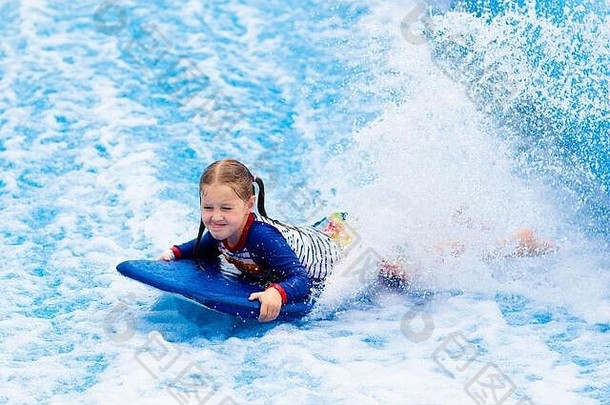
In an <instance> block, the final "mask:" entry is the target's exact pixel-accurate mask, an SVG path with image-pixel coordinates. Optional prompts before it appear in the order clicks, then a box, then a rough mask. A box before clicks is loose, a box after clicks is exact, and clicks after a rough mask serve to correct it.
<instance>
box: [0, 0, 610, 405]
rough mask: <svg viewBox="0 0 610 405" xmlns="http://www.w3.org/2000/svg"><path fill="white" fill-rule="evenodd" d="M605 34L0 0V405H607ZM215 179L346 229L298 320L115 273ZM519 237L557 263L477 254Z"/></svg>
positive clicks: (473, 6) (193, 221)
mask: <svg viewBox="0 0 610 405" xmlns="http://www.w3.org/2000/svg"><path fill="white" fill-rule="evenodd" d="M607 11H608V8H607V4H605V3H604V2H601V1H599V2H592V1H577V0H573V1H565V2H546V1H545V2H538V3H537V4H530V3H528V2H526V1H519V2H506V1H497V2H486V1H453V2H449V1H434V2H430V3H424V2H419V3H418V2H415V1H407V2H404V1H403V2H399V1H343V2H334V1H331V2H316V1H299V2H295V1H282V2H281V1H265V2H262V1H258V2H257V1H248V0H242V1H230V2H226V1H206V2H200V1H175V2H166V1H162V0H155V1H150V2H136V1H131V0H116V1H113V0H107V1H86V0H85V1H81V2H72V3H65V2H58V1H55V0H36V1H27V2H26V1H16V0H8V1H5V2H3V4H2V5H1V6H0V17H1V20H2V22H3V23H2V25H1V26H0V35H1V36H2V38H3V40H2V42H1V43H0V86H1V88H2V91H1V92H0V129H1V132H0V133H1V135H0V165H1V168H2V171H1V175H0V203H1V205H2V209H1V210H0V221H1V223H2V224H3V225H2V228H1V231H2V233H1V236H0V237H1V238H2V244H3V245H2V246H3V247H4V254H3V259H2V271H0V275H1V276H0V277H1V279H2V286H3V289H4V291H5V296H6V299H5V300H4V302H3V305H2V306H1V309H0V315H1V316H0V325H1V327H0V342H1V343H0V344H1V348H2V368H1V369H0V370H1V371H0V403H7V404H31V403H37V404H43V403H53V404H59V403H66V404H68V403H69V404H74V403H88V404H89V403H95V404H107V403H108V404H109V403H119V402H120V403H123V402H125V403H135V404H153V403H154V404H157V403H170V404H171V403H180V404H185V403H206V404H221V403H224V404H231V403H238V404H241V403H272V404H276V403H277V404H281V403H286V401H287V400H288V401H290V402H292V403H295V404H296V403H299V404H301V403H302V404H310V403H321V404H323V403H328V404H336V403H367V404H368V403H380V404H381V403H383V404H386V403H422V404H423V403H426V404H428V403H443V404H445V403H447V404H449V403H464V404H479V403H488V404H491V403H493V404H500V403H505V404H516V403H519V401H523V402H521V403H529V402H526V401H530V402H531V403H537V404H546V403H554V404H555V403H556V404H606V403H610V402H609V400H608V398H610V363H608V359H609V358H610V344H609V342H610V340H609V339H608V336H609V335H608V333H609V332H610V311H609V309H608V308H610V306H609V304H610V299H609V296H608V291H609V288H608V287H609V286H610V277H609V275H608V265H607V263H608V258H609V257H608V256H609V255H608V245H609V243H610V230H609V228H608V223H609V221H608V217H609V214H610V199H609V198H608V187H610V170H609V161H610V157H609V154H608V150H609V149H608V146H609V145H608V143H609V138H608V128H609V124H608V116H609V114H608V113H609V111H610V108H609V105H608V101H607V100H608V77H609V72H608V68H607V66H609V65H608V55H610V52H608V51H609V49H608V44H610V41H609V39H610V31H609V30H608V27H607V24H606V21H607V16H608V12H607ZM223 157H235V158H238V159H240V160H242V161H244V162H245V163H246V164H248V165H249V166H250V167H251V168H252V170H253V172H255V173H256V174H257V175H258V176H260V177H262V178H263V179H264V180H265V181H266V185H267V201H268V203H267V211H268V212H269V213H270V214H271V215H272V216H274V217H277V218H280V219H284V220H287V221H291V222H295V223H302V222H312V221H314V220H317V219H318V218H319V217H320V216H321V215H325V214H327V213H328V212H329V211H332V210H336V209H342V210H347V211H349V212H350V218H351V219H350V220H351V221H352V224H353V226H354V232H356V236H357V240H358V242H359V245H357V246H356V247H355V248H354V249H352V250H351V251H350V252H349V253H348V255H347V257H346V259H345V261H344V263H343V264H342V265H341V266H340V267H339V268H337V270H336V273H335V274H334V275H333V277H332V278H331V279H330V280H329V283H328V288H327V290H326V291H325V292H324V294H323V296H322V297H321V299H320V302H319V306H318V307H317V308H316V310H315V311H314V313H312V315H311V316H310V317H308V318H306V319H303V320H302V321H299V322H294V323H286V324H266V325H261V324H258V323H257V322H256V321H240V320H238V319H234V318H232V317H229V316H225V315H221V314H217V313H214V312H211V311H208V310H205V309H203V308H200V307H198V306H196V305H195V304H192V303H189V302H187V301H183V300H181V299H179V298H177V297H174V296H171V295H167V294H163V293H161V292H159V291H156V290H153V289H151V288H148V287H146V286H143V285H140V284H138V283H136V282H134V281H131V280H127V279H125V278H122V277H121V276H120V275H118V274H117V272H116V271H115V269H114V267H115V265H116V264H117V263H118V262H120V261H122V260H125V259H131V258H153V257H156V255H158V254H159V252H161V251H162V250H164V249H165V248H166V247H167V246H170V245H171V244H173V243H177V242H182V241H185V240H187V239H189V238H191V237H193V235H194V233H195V232H196V229H197V221H198V207H197V205H198V199H197V179H198V177H199V175H200V173H201V171H202V170H203V168H204V167H205V166H206V165H207V164H208V163H209V162H211V161H212V160H214V159H218V158H223ZM523 226H527V227H530V228H532V229H533V230H534V232H535V233H536V234H537V235H540V237H542V238H544V239H548V240H551V241H553V242H554V243H555V244H557V245H558V246H559V250H558V251H557V252H556V253H554V254H551V255H548V256H542V257H534V258H514V257H510V256H508V257H504V256H497V257H495V256H490V255H489V254H488V253H489V251H494V249H495V248H496V242H497V241H498V240H501V239H502V238H503V237H505V236H506V235H507V234H509V233H510V232H512V231H513V230H515V229H517V228H520V227H523ZM454 240H461V241H463V242H464V244H465V246H466V250H465V254H463V255H462V256H459V257H454V256H451V255H450V254H449V255H443V254H440V255H439V253H438V252H437V251H434V249H433V250H431V249H430V246H435V245H438V244H439V243H440V244H443V243H444V242H446V241H454ZM379 256H384V257H386V256H387V257H391V258H393V259H396V258H398V260H403V261H406V262H408V263H410V264H411V265H413V266H414V268H416V269H417V270H416V271H415V272H414V274H413V281H412V288H411V290H410V291H409V292H407V293H405V292H397V291H393V290H387V289H383V288H380V287H379V286H377V284H376V282H375V275H374V270H375V269H374V268H372V267H371V266H370V265H369V263H371V261H370V260H369V259H371V258H373V259H375V258H377V257H379ZM490 383H495V385H493V384H492V386H491V387H492V388H493V389H492V388H490V385H489V384H490ZM485 384H487V385H485Z"/></svg>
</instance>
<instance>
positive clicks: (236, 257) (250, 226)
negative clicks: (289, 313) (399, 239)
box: [173, 214, 341, 302]
mask: <svg viewBox="0 0 610 405" xmlns="http://www.w3.org/2000/svg"><path fill="white" fill-rule="evenodd" d="M196 242H197V241H196V240H192V241H190V242H187V243H184V244H182V245H179V246H174V248H173V250H174V253H175V255H176V258H178V259H193V258H194V257H195V255H194V253H195V252H194V250H195V245H196ZM220 255H222V256H223V257H224V258H225V259H226V260H227V261H228V262H229V263H231V264H233V265H234V266H235V269H234V271H229V273H230V274H232V275H234V276H237V277H241V278H243V279H246V280H249V281H259V282H263V283H271V284H273V285H274V286H275V287H276V288H277V289H278V291H280V294H281V295H282V299H283V301H284V302H294V301H303V300H306V299H307V298H308V297H309V294H310V292H311V289H312V287H313V286H314V285H315V284H319V283H321V281H323V280H324V278H325V277H326V276H328V275H329V274H330V272H331V271H332V267H333V265H334V264H335V263H336V262H337V261H338V260H339V259H340V258H341V249H340V248H339V246H337V244H336V243H335V242H334V241H333V240H332V239H331V238H330V237H329V236H327V235H326V234H325V233H323V232H321V231H319V230H317V229H316V228H313V227H309V226H303V227H296V226H291V225H286V224H283V223H281V222H279V221H276V220H273V219H270V218H266V217H262V216H258V215H256V216H255V214H250V216H249V217H248V220H247V222H246V225H245V226H244V230H243V232H242V235H241V237H240V240H239V242H238V243H237V245H236V246H229V245H228V244H227V243H226V241H219V240H216V239H214V238H213V237H212V235H211V234H210V233H209V232H207V231H206V232H205V233H204V234H203V237H202V239H201V242H200V244H199V254H198V255H197V256H198V257H200V258H202V259H213V258H215V257H218V256H220ZM278 286H279V288H278ZM282 290H283V291H282Z"/></svg>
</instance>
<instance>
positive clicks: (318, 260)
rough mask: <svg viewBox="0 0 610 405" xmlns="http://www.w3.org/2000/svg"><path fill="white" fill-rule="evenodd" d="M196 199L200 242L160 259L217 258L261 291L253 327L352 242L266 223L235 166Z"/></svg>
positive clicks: (400, 268)
mask: <svg viewBox="0 0 610 405" xmlns="http://www.w3.org/2000/svg"><path fill="white" fill-rule="evenodd" d="M199 194H200V201H201V222H200V226H199V233H198V235H197V238H195V239H193V240H191V241H189V242H186V243H184V244H182V245H177V246H176V245H174V246H172V247H171V249H169V250H168V251H166V252H165V253H163V254H162V255H161V257H160V259H162V260H180V259H191V260H197V261H199V260H206V259H207V260H209V259H214V258H217V257H218V256H220V255H222V256H223V257H224V258H225V259H226V260H227V261H228V262H229V263H231V264H233V266H234V269H233V270H232V271H228V270H225V271H228V272H229V273H230V274H231V275H232V276H236V277H241V278H243V279H245V280H249V281H256V282H259V283H261V285H264V286H265V287H264V289H263V290H262V291H260V292H256V293H253V294H251V295H250V297H249V299H250V300H258V301H260V304H261V309H260V314H259V318H258V319H259V320H260V321H262V322H267V321H272V320H274V319H276V318H277V316H278V315H279V313H280V310H281V308H282V305H284V304H286V303H287V302H295V301H305V300H308V299H309V297H310V295H311V294H312V292H313V291H315V290H318V289H319V288H320V287H321V286H322V284H323V282H324V279H325V278H326V276H328V275H329V274H330V272H331V271H332V268H333V265H334V264H335V263H336V262H338V260H339V259H340V258H341V251H342V247H344V246H345V245H347V244H349V242H350V241H349V240H347V239H349V235H346V234H345V233H344V232H342V229H341V228H342V224H343V222H342V220H343V219H344V218H343V217H340V215H341V214H334V215H333V216H330V217H329V218H327V219H326V220H325V221H324V225H325V227H324V228H323V229H322V230H318V229H317V228H314V227H309V226H301V227H295V226H291V225H287V224H284V223H282V222H279V221H276V220H273V219H271V218H269V217H267V214H266V211H265V206H264V200H265V192H264V184H263V181H262V180H261V179H260V178H256V177H254V176H253V175H252V173H250V171H249V170H248V168H247V167H246V166H245V165H244V164H242V163H240V162H238V161H236V160H233V159H225V160H219V161H216V162H214V163H212V164H211V165H210V166H208V167H207V168H206V170H205V171H204V172H203V174H202V175H201V179H200V181H199ZM255 203H256V206H255ZM337 215H339V217H337ZM346 238H347V239H346ZM507 244H509V245H511V248H510V249H511V251H512V253H511V254H516V255H519V256H528V255H536V254H544V253H547V252H549V251H551V250H553V249H554V246H553V245H552V244H549V243H546V242H540V241H538V239H536V238H534V236H533V234H532V232H531V231H530V230H527V229H524V230H521V231H518V232H516V233H515V234H513V235H511V236H510V237H509V238H507V240H505V241H502V242H501V245H507ZM433 249H434V252H435V254H438V255H441V256H442V255H443V254H444V250H446V249H449V251H450V253H451V254H452V255H454V256H456V255H460V254H462V253H463V249H464V246H463V245H462V244H461V243H453V244H451V245H450V246H449V245H447V244H445V245H437V246H434V247H433ZM412 272H413V269H410V268H408V267H405V266H404V265H401V264H400V261H398V262H390V261H386V260H382V261H381V262H380V263H379V275H380V278H381V279H382V281H383V282H385V283H387V284H389V285H398V286H404V285H406V284H408V278H409V275H410V274H411V273H412Z"/></svg>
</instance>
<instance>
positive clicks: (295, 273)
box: [246, 222, 311, 304]
mask: <svg viewBox="0 0 610 405" xmlns="http://www.w3.org/2000/svg"><path fill="white" fill-rule="evenodd" d="M246 247H247V249H248V251H249V252H250V254H251V255H252V259H253V260H254V261H255V262H256V263H257V264H258V265H259V266H260V267H262V268H265V269H268V271H269V272H270V275H271V278H272V280H273V281H274V283H272V284H271V285H270V286H269V288H268V289H274V290H276V291H277V292H278V293H279V296H280V297H281V299H282V304H286V303H287V302H295V301H303V300H305V299H307V297H308V296H309V293H310V289H311V280H310V278H309V276H308V275H307V270H305V268H304V267H303V265H302V264H301V262H300V260H299V258H298V257H297V255H296V254H295V252H294V251H293V250H292V248H291V247H290V245H288V242H286V239H284V237H283V236H282V234H281V233H280V232H279V231H278V230H277V229H276V228H274V227H273V226H271V225H268V224H264V223H261V222H255V223H254V224H253V225H252V227H251V228H250V232H249V234H248V239H247V241H246Z"/></svg>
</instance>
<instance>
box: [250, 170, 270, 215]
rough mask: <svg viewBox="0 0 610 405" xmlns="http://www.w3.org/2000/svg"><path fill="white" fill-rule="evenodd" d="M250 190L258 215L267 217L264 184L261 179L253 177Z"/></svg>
mask: <svg viewBox="0 0 610 405" xmlns="http://www.w3.org/2000/svg"><path fill="white" fill-rule="evenodd" d="M252 188H253V192H254V195H255V196H256V209H257V211H258V214H259V215H261V216H263V217H267V211H266V210H265V184H264V183H263V179H261V178H260V177H254V180H253V181H252Z"/></svg>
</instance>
